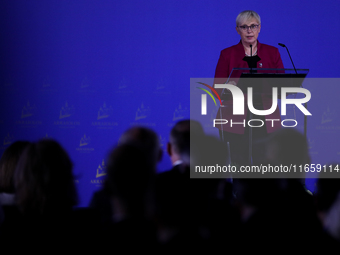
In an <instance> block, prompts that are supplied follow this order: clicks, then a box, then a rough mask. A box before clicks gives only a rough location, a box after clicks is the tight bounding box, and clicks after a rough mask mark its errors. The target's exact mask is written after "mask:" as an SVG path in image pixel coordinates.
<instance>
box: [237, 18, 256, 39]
mask: <svg viewBox="0 0 340 255" xmlns="http://www.w3.org/2000/svg"><path fill="white" fill-rule="evenodd" d="M257 25H258V26H257ZM252 26H255V27H253V28H251V27H252ZM256 26H257V27H256ZM260 30H261V25H260V24H259V23H258V22H257V20H256V19H255V18H251V19H249V20H246V21H243V22H241V23H240V24H239V25H238V26H237V27H236V31H237V33H238V34H239V35H240V36H241V40H242V43H243V44H246V45H250V44H252V45H254V44H255V43H256V41H257V37H258V35H259V33H260Z"/></svg>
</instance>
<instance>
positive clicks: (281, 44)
mask: <svg viewBox="0 0 340 255" xmlns="http://www.w3.org/2000/svg"><path fill="white" fill-rule="evenodd" d="M279 45H280V46H281V47H283V48H286V49H287V52H288V55H289V58H290V61H291V62H292V64H293V67H294V70H295V73H296V74H297V71H296V68H295V65H294V62H293V59H292V57H291V56H290V53H289V50H288V48H287V46H286V45H284V44H283V43H279Z"/></svg>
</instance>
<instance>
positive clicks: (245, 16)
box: [236, 11, 261, 26]
mask: <svg viewBox="0 0 340 255" xmlns="http://www.w3.org/2000/svg"><path fill="white" fill-rule="evenodd" d="M251 18H255V19H256V20H257V22H258V23H259V24H261V18H260V15H258V14H257V12H254V11H243V12H241V13H240V14H239V15H237V17H236V26H238V25H239V24H240V23H241V22H242V21H244V20H249V19H251Z"/></svg>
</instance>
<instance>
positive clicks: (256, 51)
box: [245, 49, 257, 57]
mask: <svg viewBox="0 0 340 255" xmlns="http://www.w3.org/2000/svg"><path fill="white" fill-rule="evenodd" d="M256 53H257V49H256V51H255V52H254V53H253V55H252V56H255V55H256ZM245 54H246V56H247V57H252V56H250V55H248V54H247V52H245Z"/></svg>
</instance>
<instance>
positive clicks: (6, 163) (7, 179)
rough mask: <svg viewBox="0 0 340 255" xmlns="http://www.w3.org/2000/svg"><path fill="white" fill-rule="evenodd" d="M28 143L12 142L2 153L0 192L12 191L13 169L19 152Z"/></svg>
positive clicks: (0, 160) (20, 152) (13, 190)
mask: <svg viewBox="0 0 340 255" xmlns="http://www.w3.org/2000/svg"><path fill="white" fill-rule="evenodd" d="M29 144H30V142H26V141H17V142H14V143H12V144H11V145H10V146H8V147H7V149H6V150H5V151H4V153H3V154H2V157H1V159H0V192H5V193H14V192H15V189H14V181H13V178H14V171H15V168H16V166H17V163H18V161H19V159H20V156H21V154H22V153H23V151H24V150H25V148H26V147H27V146H28V145H29Z"/></svg>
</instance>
